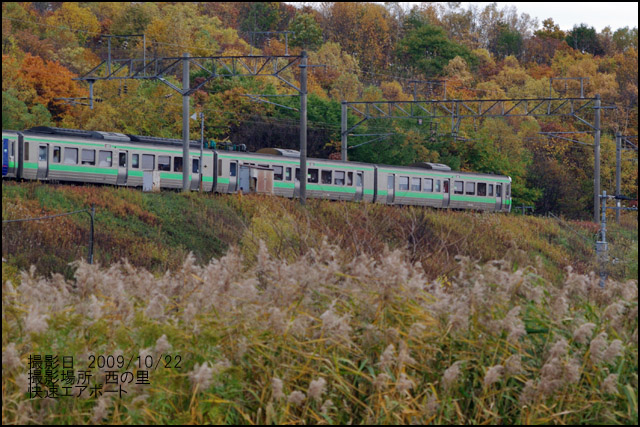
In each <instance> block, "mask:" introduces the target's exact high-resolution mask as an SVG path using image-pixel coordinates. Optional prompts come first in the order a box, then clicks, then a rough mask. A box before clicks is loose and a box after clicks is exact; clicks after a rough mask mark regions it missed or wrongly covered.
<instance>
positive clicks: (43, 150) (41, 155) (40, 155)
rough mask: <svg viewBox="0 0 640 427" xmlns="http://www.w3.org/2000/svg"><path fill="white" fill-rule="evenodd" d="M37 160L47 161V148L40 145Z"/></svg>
mask: <svg viewBox="0 0 640 427" xmlns="http://www.w3.org/2000/svg"><path fill="white" fill-rule="evenodd" d="M38 160H47V146H46V145H41V146H40V147H38Z"/></svg>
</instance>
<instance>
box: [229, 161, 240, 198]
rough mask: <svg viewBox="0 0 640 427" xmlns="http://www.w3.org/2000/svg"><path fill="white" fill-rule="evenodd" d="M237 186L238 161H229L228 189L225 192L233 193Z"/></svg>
mask: <svg viewBox="0 0 640 427" xmlns="http://www.w3.org/2000/svg"><path fill="white" fill-rule="evenodd" d="M237 188H238V162H237V161H233V160H231V161H229V189H228V190H227V192H229V193H235V192H236V191H237Z"/></svg>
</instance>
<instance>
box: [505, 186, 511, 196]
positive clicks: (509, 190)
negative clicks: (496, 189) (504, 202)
mask: <svg viewBox="0 0 640 427" xmlns="http://www.w3.org/2000/svg"><path fill="white" fill-rule="evenodd" d="M504 195H505V196H507V197H509V196H510V195H511V184H507V186H506V188H505V189H504Z"/></svg>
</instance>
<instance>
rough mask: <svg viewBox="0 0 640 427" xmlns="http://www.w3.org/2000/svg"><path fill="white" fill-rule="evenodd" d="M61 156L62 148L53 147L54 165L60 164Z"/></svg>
mask: <svg viewBox="0 0 640 427" xmlns="http://www.w3.org/2000/svg"><path fill="white" fill-rule="evenodd" d="M61 156H62V148H60V147H53V163H60V159H61Z"/></svg>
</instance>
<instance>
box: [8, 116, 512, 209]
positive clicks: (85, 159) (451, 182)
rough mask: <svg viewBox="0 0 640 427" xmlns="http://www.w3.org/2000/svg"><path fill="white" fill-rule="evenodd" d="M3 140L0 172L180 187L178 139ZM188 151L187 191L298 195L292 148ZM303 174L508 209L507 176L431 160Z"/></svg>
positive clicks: (407, 196) (414, 200)
mask: <svg viewBox="0 0 640 427" xmlns="http://www.w3.org/2000/svg"><path fill="white" fill-rule="evenodd" d="M2 141H3V157H2V176H3V178H4V177H7V178H22V179H30V180H42V181H56V182H63V181H70V182H87V183H96V184H111V185H118V186H130V187H142V186H143V181H144V177H145V175H146V176H147V178H148V177H149V176H152V178H153V179H154V180H155V181H156V182H157V183H158V185H159V187H160V188H165V189H181V188H182V186H183V184H182V180H183V173H182V171H183V165H184V161H183V151H182V141H181V140H176V139H167V138H155V137H145V136H138V135H125V134H121V133H115V132H95V131H83V130H75V129H61V128H53V127H37V128H32V129H29V130H26V131H21V132H17V131H4V130H3V131H2ZM201 156H202V159H201ZM189 157H190V158H189V160H188V161H189V162H191V163H190V167H191V176H190V177H189V178H190V179H189V180H190V188H191V189H193V190H196V189H198V188H200V187H201V188H202V190H203V191H215V192H217V193H235V192H237V191H239V190H242V191H245V192H247V191H249V192H252V191H256V192H261V193H265V194H272V195H276V196H281V197H289V198H294V197H299V196H300V158H299V153H298V152H297V151H295V150H283V149H263V150H261V152H257V153H246V152H238V151H223V150H210V149H206V150H202V153H201V149H200V144H199V143H197V142H195V141H191V144H190V156H189ZM306 179H307V197H309V198H322V199H329V200H345V201H364V202H371V203H382V204H392V205H414V206H429V207H434V208H453V209H474V210H480V211H494V212H509V211H510V210H511V178H510V177H508V176H504V175H492V174H480V173H470V172H457V171H452V170H451V169H450V168H449V167H447V166H446V165H441V164H436V163H420V164H415V165H413V166H410V167H405V166H390V165H373V164H368V163H359V162H343V161H338V160H328V159H314V158H309V159H307V177H306Z"/></svg>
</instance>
